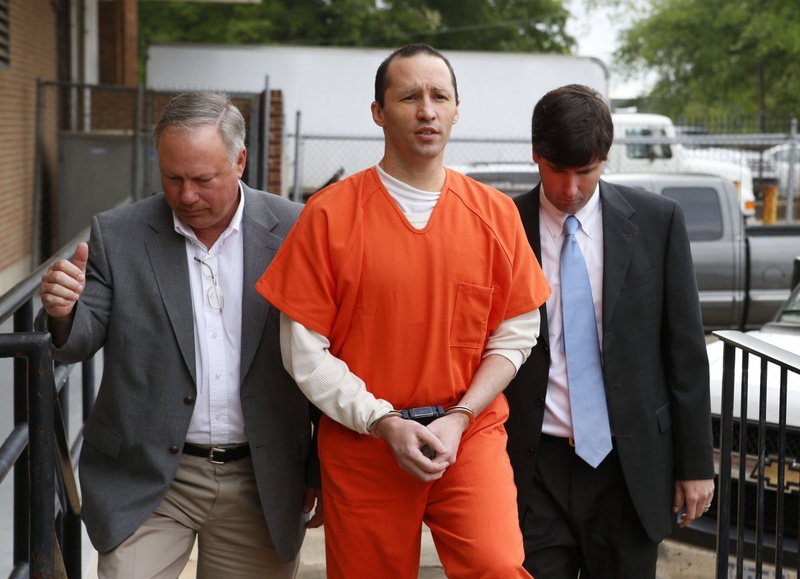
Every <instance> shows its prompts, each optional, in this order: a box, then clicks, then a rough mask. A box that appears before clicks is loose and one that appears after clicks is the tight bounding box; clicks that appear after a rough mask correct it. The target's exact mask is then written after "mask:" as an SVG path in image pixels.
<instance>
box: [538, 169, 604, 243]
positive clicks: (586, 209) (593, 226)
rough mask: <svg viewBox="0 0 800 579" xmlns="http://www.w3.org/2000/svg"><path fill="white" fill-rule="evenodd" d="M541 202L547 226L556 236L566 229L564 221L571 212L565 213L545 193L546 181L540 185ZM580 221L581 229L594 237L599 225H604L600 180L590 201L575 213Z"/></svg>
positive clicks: (553, 235) (552, 235)
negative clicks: (601, 216)
mask: <svg viewBox="0 0 800 579" xmlns="http://www.w3.org/2000/svg"><path fill="white" fill-rule="evenodd" d="M539 203H540V204H541V207H542V215H543V216H544V222H545V227H547V230H548V233H549V234H550V236H551V237H553V238H556V237H558V236H559V235H561V234H562V233H563V231H564V221H566V220H567V217H568V216H569V215H570V214H569V213H564V212H563V211H560V210H558V209H557V208H556V206H555V205H553V204H552V203H551V202H550V200H549V199H548V198H547V197H546V196H545V194H544V183H541V184H540V185H539ZM574 215H575V217H577V218H578V221H580V222H581V229H583V231H584V233H586V235H588V236H589V238H590V239H591V238H593V237H594V235H596V231H597V228H598V227H602V221H601V219H600V182H599V181H598V182H597V186H596V187H595V190H594V194H593V195H592V197H591V198H590V199H589V201H588V203H586V205H584V206H583V207H581V208H580V210H578V211H577V212H576V213H575V214H574Z"/></svg>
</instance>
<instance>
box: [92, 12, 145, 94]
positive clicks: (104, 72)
mask: <svg viewBox="0 0 800 579" xmlns="http://www.w3.org/2000/svg"><path fill="white" fill-rule="evenodd" d="M97 9H98V14H97V20H98V28H99V38H98V42H99V44H100V55H99V56H100V62H99V66H100V71H99V72H100V75H99V78H100V84H113V85H124V86H136V76H137V74H136V33H137V7H136V0H100V2H99V3H98V5H97Z"/></svg>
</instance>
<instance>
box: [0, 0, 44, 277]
mask: <svg viewBox="0 0 800 579" xmlns="http://www.w3.org/2000/svg"><path fill="white" fill-rule="evenodd" d="M9 19H10V23H9V35H10V39H9V40H10V65H9V66H8V67H0V247H2V248H3V251H1V252H0V271H3V270H5V269H6V268H8V267H9V266H10V265H12V264H15V263H18V262H20V261H21V260H23V259H25V258H27V257H28V256H29V255H30V253H31V230H32V229H31V228H32V224H33V217H32V208H33V198H34V159H35V146H36V80H37V78H41V79H44V80H49V81H53V80H56V78H57V69H58V65H57V62H58V59H57V37H58V34H57V18H56V11H55V8H54V7H53V3H52V2H51V1H50V0H11V2H10V5H9ZM49 130H50V131H54V130H55V117H54V116H51V117H50V126H49ZM50 141H51V142H52V141H53V139H50ZM45 156H46V159H45V160H46V167H45V170H46V171H47V172H49V174H50V176H51V177H52V178H53V179H55V175H54V174H53V172H54V170H55V167H54V165H55V158H54V151H53V150H49V151H46V155H45ZM16 281H19V280H16ZM1 285H3V286H5V287H10V285H13V283H10V282H8V281H6V282H2V284H1Z"/></svg>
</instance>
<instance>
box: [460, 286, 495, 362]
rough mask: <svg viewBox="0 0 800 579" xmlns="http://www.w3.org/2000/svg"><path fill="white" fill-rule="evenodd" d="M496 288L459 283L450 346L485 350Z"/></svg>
mask: <svg viewBox="0 0 800 579" xmlns="http://www.w3.org/2000/svg"><path fill="white" fill-rule="evenodd" d="M493 294H494V288H492V287H483V286H478V285H473V284H469V283H459V284H458V292H457V293H456V302H455V306H454V308H453V323H452V325H451V327H450V345H451V346H453V347H459V348H483V346H484V343H485V341H486V335H487V328H488V325H489V313H490V312H491V309H492V295H493Z"/></svg>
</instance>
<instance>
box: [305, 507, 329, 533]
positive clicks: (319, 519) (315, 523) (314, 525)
mask: <svg viewBox="0 0 800 579" xmlns="http://www.w3.org/2000/svg"><path fill="white" fill-rule="evenodd" d="M319 511H320V509H317V512H315V513H314V516H312V517H311V518H310V519H308V520H307V521H306V529H318V528H319V527H321V526H322V525H323V524H324V523H325V517H324V515H323V514H322V513H321V512H319Z"/></svg>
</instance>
